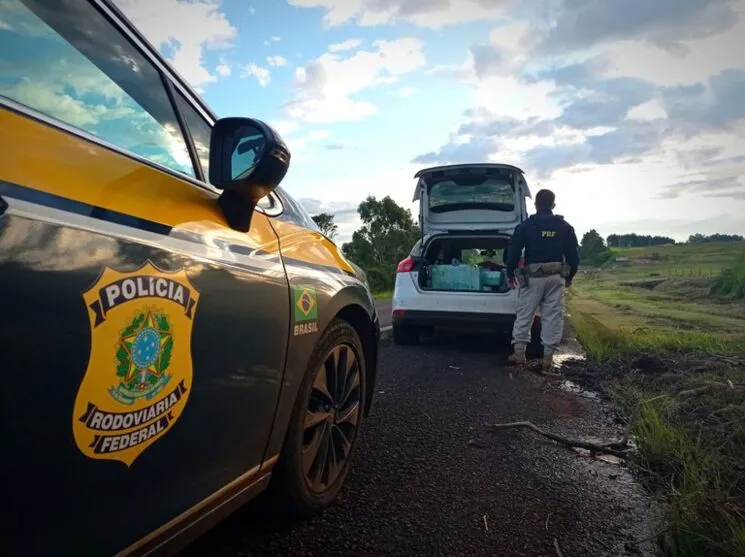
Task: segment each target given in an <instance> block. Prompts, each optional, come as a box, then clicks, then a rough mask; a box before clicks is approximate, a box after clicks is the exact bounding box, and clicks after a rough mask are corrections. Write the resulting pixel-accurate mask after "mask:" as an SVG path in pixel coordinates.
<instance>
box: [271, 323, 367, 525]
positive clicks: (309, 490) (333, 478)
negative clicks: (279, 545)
mask: <svg viewBox="0 0 745 557" xmlns="http://www.w3.org/2000/svg"><path fill="white" fill-rule="evenodd" d="M365 379H366V369H365V359H364V351H363V348H362V343H361V342H360V338H359V336H358V335H357V332H356V331H355V330H354V328H353V327H352V326H351V325H349V323H347V322H346V321H343V320H340V319H337V320H334V321H333V322H332V323H331V325H329V327H328V329H326V331H325V332H324V333H323V336H322V337H321V340H320V341H319V342H318V345H317V346H316V348H315V350H314V351H313V354H312V355H311V358H310V360H309V362H308V367H307V369H306V372H305V377H304V379H303V382H302V385H301V386H300V391H299V395H298V397H297V401H296V403H295V409H294V411H293V414H292V418H291V421H290V425H289V429H288V432H287V438H286V440H285V446H284V448H283V451H282V455H281V457H280V460H279V462H278V463H277V470H275V474H277V475H278V476H279V477H276V478H275V480H279V481H278V482H277V486H278V489H279V490H280V492H281V493H280V495H281V496H282V499H283V502H284V503H286V505H285V507H286V508H287V510H289V511H290V512H291V513H292V514H295V515H299V516H310V515H312V514H315V513H316V512H318V511H320V510H322V509H323V508H324V507H326V506H328V505H329V504H330V503H331V502H333V500H334V499H335V498H336V496H337V495H338V493H339V491H340V490H341V487H342V485H343V483H344V480H345V478H346V477H347V474H348V472H349V465H350V462H351V459H352V455H353V454H354V450H355V447H356V445H357V438H358V434H359V430H360V425H361V422H362V409H363V408H364V403H365V399H366V396H367V393H366V381H365Z"/></svg>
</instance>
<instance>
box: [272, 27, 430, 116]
mask: <svg viewBox="0 0 745 557" xmlns="http://www.w3.org/2000/svg"><path fill="white" fill-rule="evenodd" d="M373 47H374V48H375V50H372V51H367V50H359V51H357V52H355V53H354V54H353V55H351V56H349V57H346V58H345V57H343V56H342V55H340V54H338V53H333V52H327V53H326V54H324V55H322V56H321V57H320V58H317V59H316V60H314V61H312V62H311V63H309V64H307V65H306V66H303V67H300V68H298V69H297V70H296V71H295V84H296V88H297V95H296V97H295V99H293V100H292V101H291V102H290V103H288V104H287V105H286V110H287V114H288V116H290V117H291V118H294V119H298V120H301V121H304V122H308V123H326V122H340V121H349V120H359V119H362V118H365V117H367V116H371V115H372V114H375V113H376V111H377V108H376V107H375V106H374V105H372V104H371V103H369V102H367V101H360V100H356V99H354V98H352V97H353V96H354V95H355V94H357V93H359V92H361V91H363V90H364V89H367V88H370V87H375V86H379V85H383V84H391V83H395V82H396V81H397V80H398V78H400V77H401V76H403V75H405V74H408V73H410V72H412V71H414V70H416V69H418V68H420V67H422V66H424V65H425V63H426V61H425V58H424V54H423V52H422V43H421V41H420V40H419V39H415V38H401V39H398V40H393V41H375V42H374V43H373Z"/></svg>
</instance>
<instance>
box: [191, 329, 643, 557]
mask: <svg viewBox="0 0 745 557" xmlns="http://www.w3.org/2000/svg"><path fill="white" fill-rule="evenodd" d="M505 359H506V355H505V347H504V346H503V345H502V346H499V345H498V344H496V343H495V342H494V341H493V339H489V338H478V337H473V338H461V339H457V338H438V339H436V340H433V341H429V342H425V343H424V344H423V345H422V346H418V347H407V348H402V347H396V346H394V345H392V343H391V341H390V340H389V339H384V341H383V346H382V352H381V361H380V371H379V378H378V385H377V388H376V392H375V395H374V396H375V399H374V401H373V410H372V415H371V416H370V417H369V418H368V419H367V420H366V422H365V423H364V426H363V427H364V430H363V433H362V439H361V444H360V445H359V447H358V449H359V450H358V452H357V454H356V457H355V461H354V467H353V470H352V472H351V474H350V476H349V478H348V482H347V485H346V487H345V489H344V490H343V492H342V495H341V498H340V500H339V502H338V504H337V505H335V506H334V507H332V508H331V509H329V510H327V511H326V512H324V513H323V514H321V515H319V516H318V517H316V518H314V519H312V520H309V521H306V522H296V523H287V522H284V521H283V520H282V519H280V518H278V517H276V516H273V515H271V514H268V513H267V512H266V507H265V506H264V503H263V502H262V501H260V500H259V501H257V502H255V503H250V504H249V505H247V506H246V507H245V508H244V509H241V510H240V511H238V512H237V513H236V514H234V515H233V516H232V517H231V518H229V519H228V520H227V521H225V522H224V523H223V524H221V525H219V526H217V527H216V528H215V529H213V530H212V531H211V532H208V533H207V534H206V535H205V536H204V537H203V538H201V539H200V540H197V541H196V542H195V543H194V544H193V545H192V546H191V547H190V548H188V549H187V551H186V552H185V553H186V555H188V556H195V555H210V556H237V555H244V556H254V555H255V556H260V555H271V556H274V555H307V556H322V557H333V556H345V557H346V556H350V557H352V556H366V555H370V556H372V555H402V556H419V555H422V556H439V555H442V556H461V555H463V556H468V557H480V556H499V557H510V556H525V557H540V556H551V557H555V556H556V555H559V553H558V552H557V550H556V548H555V545H554V544H555V543H558V545H559V547H560V549H561V552H562V554H563V555H565V556H566V557H569V556H593V557H599V556H603V555H607V556H617V555H645V554H650V553H649V552H648V551H645V552H644V553H642V552H640V551H639V548H640V547H642V546H643V543H637V541H638V540H644V539H645V538H649V537H650V534H651V533H652V532H653V529H654V528H655V526H654V525H653V524H652V521H651V520H650V513H651V511H650V508H654V506H652V507H650V505H651V503H650V501H649V500H648V499H647V498H646V496H645V495H643V492H642V490H641V488H639V487H638V486H637V485H636V484H635V483H634V482H633V481H632V480H631V479H630V476H629V475H628V473H627V472H626V471H625V469H623V468H622V467H620V466H619V465H618V464H616V463H609V462H605V461H601V460H595V459H591V458H590V457H589V456H587V455H581V454H579V453H577V452H575V451H573V450H571V449H568V448H565V447H561V446H559V445H557V444H555V443H553V442H551V441H549V440H546V439H543V438H542V437H539V436H537V435H536V434H534V433H532V432H530V431H525V430H519V431H518V430H509V431H505V432H503V433H500V434H498V435H495V434H489V433H486V432H485V431H484V430H483V427H482V425H483V424H484V423H486V422H512V421H518V420H531V421H533V422H534V423H535V424H536V425H538V426H539V427H542V428H544V429H546V430H548V431H552V432H554V433H558V434H560V435H565V436H567V437H573V438H585V439H592V438H593V436H595V437H597V438H603V439H610V438H613V437H614V436H617V435H618V434H619V428H620V426H617V425H613V423H612V419H611V416H610V415H608V414H607V412H606V411H604V409H603V408H602V407H601V406H600V405H599V404H598V403H597V402H594V401H592V400H590V399H588V398H586V397H582V396H579V395H576V394H570V393H567V392H564V391H562V390H560V389H559V388H558V387H557V385H555V384H548V383H547V380H546V379H544V378H542V377H539V376H537V375H534V374H530V373H526V372H522V373H520V372H518V371H517V370H515V369H513V368H510V367H508V366H506V362H505ZM645 543H648V542H645Z"/></svg>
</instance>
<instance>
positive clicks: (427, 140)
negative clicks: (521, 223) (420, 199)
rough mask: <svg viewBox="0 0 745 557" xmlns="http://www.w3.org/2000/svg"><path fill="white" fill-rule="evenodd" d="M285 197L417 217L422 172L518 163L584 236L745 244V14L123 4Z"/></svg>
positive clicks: (313, 208) (341, 212) (279, 1)
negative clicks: (387, 204) (729, 236)
mask: <svg viewBox="0 0 745 557" xmlns="http://www.w3.org/2000/svg"><path fill="white" fill-rule="evenodd" d="M116 3H117V4H118V5H119V7H120V8H121V9H122V10H123V11H124V12H125V13H126V14H127V16H128V17H129V18H130V19H132V20H133V21H134V22H135V24H136V25H137V26H138V27H139V28H140V29H141V30H142V32H143V33H144V34H145V36H146V37H147V38H148V39H149V40H150V41H151V42H152V43H153V44H155V45H156V46H157V47H158V48H159V49H160V51H161V52H162V53H163V54H164V55H165V56H166V57H167V58H168V59H169V60H170V62H171V63H172V64H173V66H174V67H175V68H176V70H177V71H178V72H179V73H181V74H182V75H183V76H184V77H185V78H186V80H187V81H189V82H190V83H191V85H192V86H193V87H195V88H196V89H197V91H198V92H199V93H200V94H201V95H202V96H203V98H204V99H205V100H206V101H207V102H208V103H209V104H210V105H211V106H212V107H213V109H214V111H215V112H216V113H217V114H218V116H220V117H223V116H248V117H253V118H259V119H261V120H265V121H267V122H269V123H270V124H272V125H273V126H275V127H276V129H278V130H279V132H280V133H281V134H282V136H283V138H284V139H285V140H286V142H287V144H288V145H289V147H290V149H291V151H292V162H291V167H290V170H289V172H288V174H287V177H286V178H285V181H284V182H283V187H284V188H285V189H286V190H287V191H289V192H290V193H291V194H292V195H293V196H294V197H296V198H297V199H299V200H300V201H301V202H302V203H303V204H304V205H305V207H306V208H307V210H308V211H309V212H311V214H315V213H317V212H321V211H326V212H331V213H333V214H334V215H335V216H336V221H337V224H338V225H339V235H338V237H337V239H338V240H339V241H340V242H343V241H346V240H348V239H349V238H350V237H351V234H352V232H353V231H354V230H355V229H356V228H357V227H358V226H359V225H360V223H359V220H358V217H357V213H356V207H357V205H358V204H359V203H360V201H362V200H363V199H364V198H365V197H366V196H367V195H374V196H377V197H383V196H385V195H390V196H391V197H392V198H393V199H395V200H396V201H397V202H398V203H400V204H401V205H403V206H404V207H407V208H410V209H411V210H412V213H413V215H414V217H415V218H416V216H417V214H418V207H417V205H416V204H414V203H412V201H411V200H412V195H413V190H414V185H415V181H414V179H413V176H414V173H415V172H416V171H417V170H419V169H420V168H424V167H427V166H435V165H439V164H449V163H464V162H504V163H510V164H515V165H517V166H519V167H521V168H523V169H524V170H525V172H526V176H527V180H528V184H529V185H530V187H531V189H532V191H533V192H534V193H535V192H536V191H537V190H538V189H539V188H542V187H547V188H550V189H552V190H553V191H554V192H555V193H556V195H557V207H556V211H557V212H558V213H560V214H562V215H564V216H565V218H566V219H567V220H568V221H569V222H570V223H571V224H573V225H574V227H575V229H576V230H577V232H578V234H580V235H581V234H583V233H584V232H586V231H587V230H589V229H591V228H595V229H597V230H598V231H599V232H600V234H601V235H603V236H607V235H609V234H612V233H626V232H636V233H642V234H644V233H646V234H662V235H668V236H672V237H673V238H675V239H677V240H685V239H686V238H687V237H688V235H689V234H693V233H696V232H700V233H704V234H712V233H717V232H718V233H745V217H744V216H743V213H744V212H745V177H743V174H744V172H743V171H744V170H745V55H744V54H743V52H745V0H653V1H648V0H624V1H619V0H116Z"/></svg>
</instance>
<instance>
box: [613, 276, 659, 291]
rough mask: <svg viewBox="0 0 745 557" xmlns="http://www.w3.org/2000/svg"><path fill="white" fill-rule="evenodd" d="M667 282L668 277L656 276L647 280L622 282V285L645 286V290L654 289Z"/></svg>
mask: <svg viewBox="0 0 745 557" xmlns="http://www.w3.org/2000/svg"><path fill="white" fill-rule="evenodd" d="M665 282H667V279H666V278H656V279H647V280H633V281H627V282H622V283H620V284H621V286H630V287H632V288H644V289H645V290H654V289H655V288H657V287H658V286H660V285H661V284H664V283H665Z"/></svg>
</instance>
